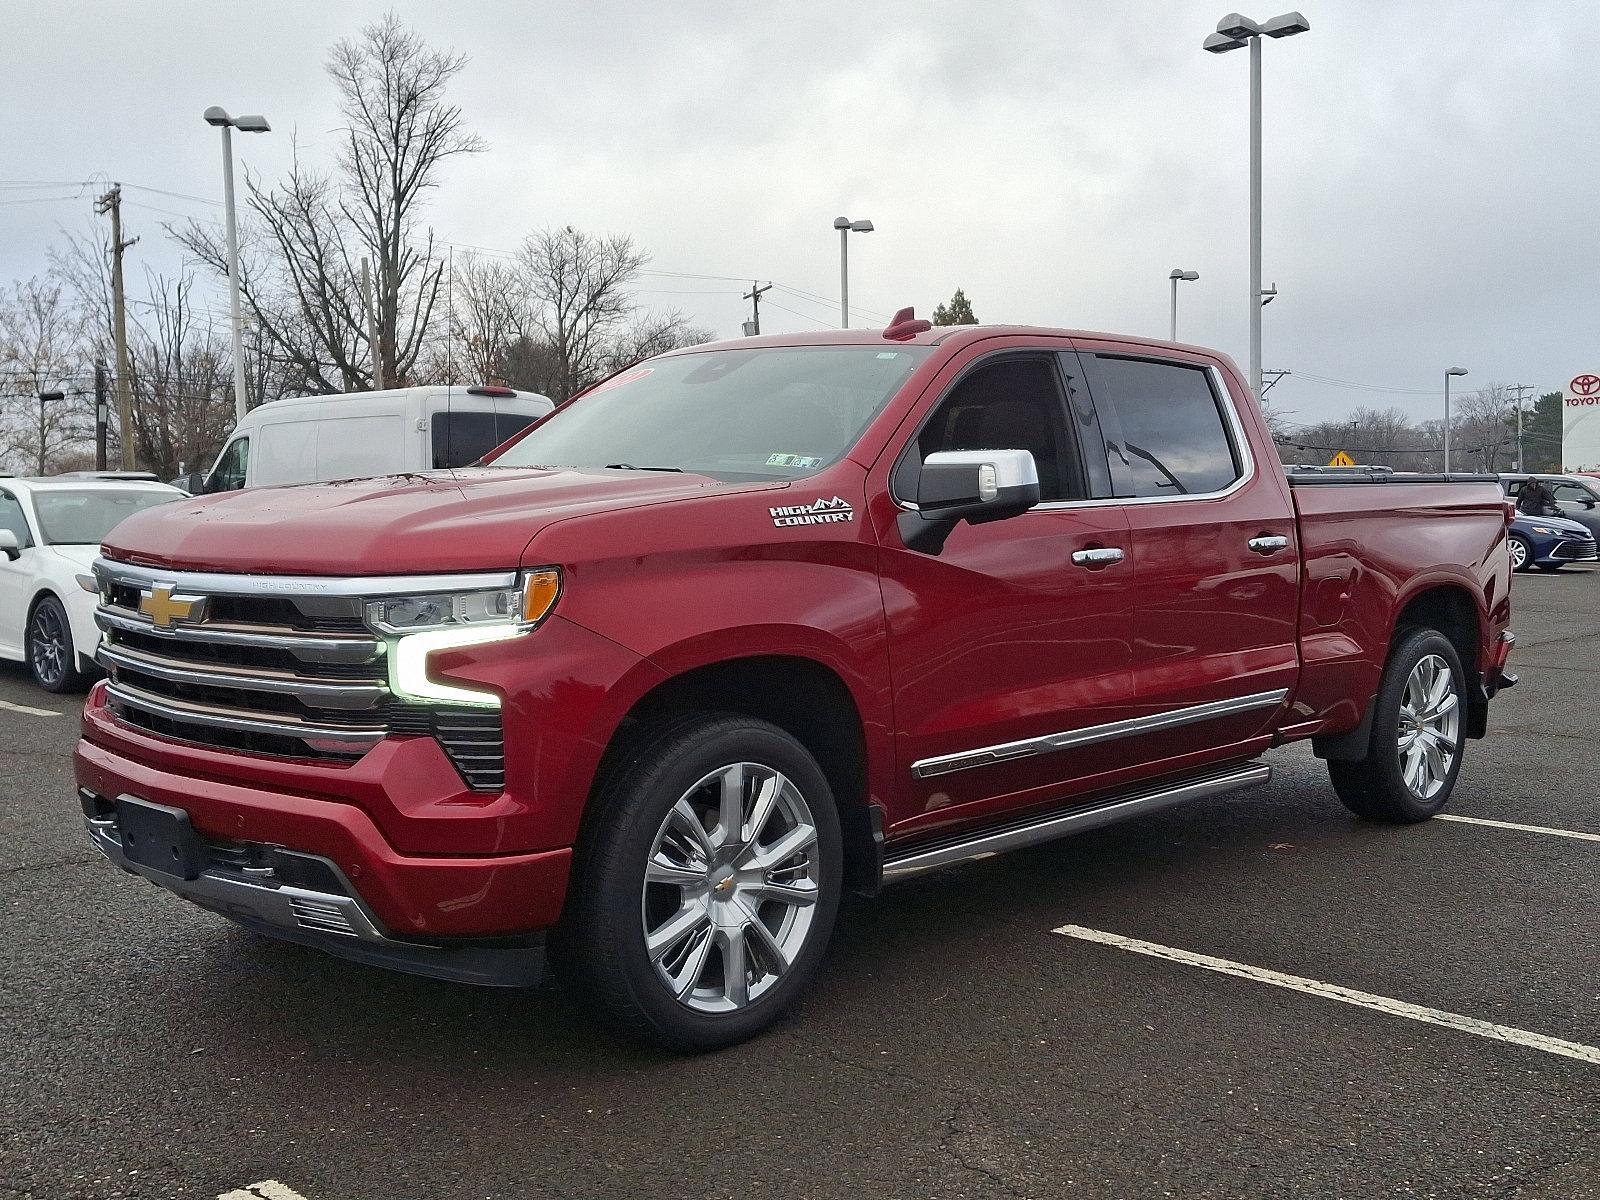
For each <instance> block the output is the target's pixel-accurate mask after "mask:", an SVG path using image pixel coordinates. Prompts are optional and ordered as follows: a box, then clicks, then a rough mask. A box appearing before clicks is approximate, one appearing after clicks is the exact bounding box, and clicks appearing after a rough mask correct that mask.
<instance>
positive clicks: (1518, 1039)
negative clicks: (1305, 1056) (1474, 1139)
mask: <svg viewBox="0 0 1600 1200" xmlns="http://www.w3.org/2000/svg"><path fill="white" fill-rule="evenodd" d="M1054 932H1055V933H1059V934H1061V935H1062V936H1063V937H1070V938H1077V939H1078V940H1079V941H1081V942H1097V943H1099V944H1100V945H1102V946H1115V947H1116V948H1117V949H1118V950H1131V951H1132V952H1133V953H1135V954H1144V955H1148V956H1149V957H1151V958H1164V959H1166V960H1167V961H1168V962H1175V963H1182V964H1183V965H1184V966H1188V967H1199V968H1200V969H1201V970H1204V971H1216V972H1217V973H1219V974H1222V975H1233V976H1235V977H1237V978H1239V979H1250V980H1254V981H1255V982H1256V983H1270V984H1272V985H1273V986H1274V987H1281V988H1288V989H1289V990H1290V991H1293V992H1304V993H1306V994H1307V995H1310V996H1321V997H1322V998H1323V999H1325V1000H1338V1001H1340V1002H1341V1003H1343V1004H1354V1005H1355V1006H1357V1007H1358V1008H1370V1009H1372V1010H1373V1011H1374V1012H1381V1013H1387V1014H1389V1015H1390V1016H1394V1017H1408V1018H1409V1019H1411V1020H1413V1021H1423V1022H1425V1023H1427V1024H1429V1025H1440V1026H1443V1027H1444V1028H1446V1029H1454V1030H1457V1031H1459V1032H1461V1033H1472V1034H1476V1035H1477V1036H1478V1037H1483V1038H1490V1039H1492V1040H1493V1041H1497V1042H1510V1043H1511V1044H1512V1045H1514V1046H1524V1047H1526V1048H1528V1049H1529V1050H1543V1051H1544V1052H1545V1053H1546V1054H1559V1055H1560V1056H1561V1057H1563V1058H1575V1059H1577V1060H1578V1061H1579V1062H1585V1063H1591V1064H1593V1065H1595V1066H1600V1046H1585V1045H1583V1044H1582V1043H1580V1042H1567V1041H1563V1040H1562V1039H1560V1038H1553V1037H1546V1036H1545V1035H1544V1034H1542V1033H1530V1032H1528V1031H1527V1030H1526V1029H1514V1028H1512V1027H1511V1026H1510V1025H1495V1024H1492V1023H1490V1022H1488V1021H1480V1020H1479V1019H1478V1018H1477V1017H1464V1016H1462V1015H1461V1014H1460V1013H1452V1012H1444V1011H1442V1010H1440V1009H1437V1008H1424V1007H1423V1006H1422V1005H1420V1004H1407V1003H1406V1002H1405V1001H1404V1000H1391V999H1390V998H1389V997H1387V996H1375V995H1373V994H1372V993H1371V992H1358V991H1356V990H1355V989H1353V988H1347V987H1340V986H1339V985H1338V984H1334V983H1322V982H1320V981H1319V980H1316V979H1306V978H1304V977H1302V976H1300V975H1285V974H1284V973H1283V972H1281V971H1269V970H1268V969H1267V968H1265V967H1252V966H1250V965H1249V964H1248V963H1241V962H1233V961H1232V960H1231V959H1226V958H1213V957H1212V956H1211V955H1209V954H1196V953H1195V952H1194V951H1192V950H1179V949H1177V948H1176V947H1174V946H1162V945H1160V944H1158V943H1156V942H1145V941H1140V940H1139V939H1138V938H1131V937H1123V936H1122V935H1121V934H1119V933H1107V932H1105V931H1104V930H1101V929H1088V928H1086V927H1085V926H1082V925H1063V926H1061V928H1059V929H1057V930H1054Z"/></svg>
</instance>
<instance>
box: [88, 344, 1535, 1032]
mask: <svg viewBox="0 0 1600 1200" xmlns="http://www.w3.org/2000/svg"><path fill="white" fill-rule="evenodd" d="M1506 523H1507V514H1506V504H1505V500H1504V497H1503V496H1502V495H1501V494H1500V492H1499V489H1498V487H1497V486H1496V484H1495V483H1494V482H1493V481H1492V480H1489V479H1480V478H1474V477H1462V476H1455V477H1451V478H1448V479H1446V478H1443V477H1424V476H1397V475H1385V474H1378V473H1367V472H1359V471H1356V472H1349V471H1346V472H1325V473H1314V472H1313V473H1303V474H1302V473H1288V474H1286V473H1285V471H1284V470H1283V469H1282V468H1281V467H1280V466H1279V463H1278V458H1277V455H1276V453H1275V451H1274V446H1273V442H1272V439H1271V437H1270V435H1269V433H1268V430H1267V427H1266V425H1265V423H1264V422H1263V420H1262V417H1261V414H1260V413H1259V411H1258V410H1257V408H1256V406H1255V404H1254V402H1253V401H1252V399H1251V397H1250V394H1249V391H1248V389H1247V387H1246V385H1245V384H1244V382H1243V381H1242V379H1241V378H1240V376H1239V373H1238V371H1237V370H1236V369H1235V368H1234V366H1233V364H1232V363H1231V362H1229V361H1228V360H1227V359H1226V358H1224V357H1222V356H1220V355H1218V354H1215V353H1212V352H1209V351H1206V350H1202V349H1198V348H1195V347H1191V346H1181V345H1174V344H1169V343H1163V342H1152V341H1146V340H1142V339H1136V338H1127V337H1115V336H1107V335H1102V334H1089V333H1076V332H1068V331H1057V330H1042V329H1027V328H1016V327H969V328H955V329H948V328H942V329H932V328H929V327H928V325H927V323H926V322H922V321H916V320H914V319H912V318H911V317H910V315H909V313H903V314H901V315H900V316H899V317H898V318H897V320H896V322H895V323H894V324H893V325H891V326H890V327H889V328H888V329H886V330H875V331H850V332H843V333H827V334H816V335H807V336H795V337H765V338H752V339H748V340H744V341H738V342H726V343H721V344H716V345H709V346H698V347H695V348H693V349H689V350H682V351H676V352H673V353H670V354H667V355H663V356H661V357H658V358H654V359H651V360H649V361H647V362H645V363H643V364H641V365H639V366H637V367H634V368H632V369H630V370H627V371H624V372H622V373H621V374H618V375H616V376H614V377H613V378H611V379H610V380H608V381H607V382H605V383H603V384H601V385H600V386H598V387H596V388H594V389H593V390H591V391H590V392H588V393H587V394H585V395H583V396H581V397H579V398H578V399H576V400H574V401H573V402H571V403H569V404H567V405H565V406H564V407H562V408H560V409H558V410H557V411H556V412H555V413H554V414H552V415H551V416H549V417H548V418H546V419H544V420H543V421H541V422H540V423H539V424H537V425H535V426H533V427H532V428H531V429H529V430H528V431H527V432H526V433H525V434H523V435H521V436H520V437H519V438H518V439H516V440H514V441H512V442H510V443H508V444H507V445H505V446H503V447H501V448H500V449H498V450H497V451H496V452H495V453H494V454H492V455H491V456H490V461H488V463H487V464H486V465H483V466H479V467H473V468H468V469H464V470H456V471H445V472H433V473H429V474H422V475H404V476H396V477H390V478H379V479H365V480H355V481H349V482H343V483H333V484H322V485H307V486H299V487H285V488H266V489H259V490H250V491H245V492H240V493H235V494H231V495H222V496H211V497H203V498H197V499H194V500H189V501H185V502H181V503H175V504H170V505H165V506H162V507H160V508H157V509H152V510H149V511H147V512H143V513H140V514H138V515H136V516H134V517H132V518H131V519H129V520H128V521H126V522H125V523H123V524H122V525H121V526H119V527H118V529H117V530H116V531H115V532H114V533H113V535H112V536H111V538H110V539H109V540H108V541H107V543H106V544H105V546H104V549H103V557H102V558H101V559H100V561H99V562H98V563H97V565H96V567H95V573H96V576H97V578H98V581H99V587H100V592H101V605H100V608H99V613H98V619H99V623H100V626H101V628H102V629H103V630H104V640H103V644H102V646H101V648H100V651H99V659H100V662H101V663H102V665H103V666H104V668H105V670H106V672H107V674H108V676H109V678H108V679H107V680H106V681H103V682H101V683H100V684H98V685H96V687H95V688H94V690H93V691H92V692H91V694H90V696H89V698H88V703H87V707H86V710H85V713H84V718H83V737H82V740H81V741H80V742H79V743H78V747H77V752H76V767H77V782H78V785H79V792H80V799H81V801H82V804H83V810H84V814H85V818H86V820H87V823H88V828H89V832H90V836H91V837H92V839H93V841H94V844H95V845H96V846H98V847H99V848H100V849H101V850H102V851H104V852H105V854H106V855H107V856H108V857H110V858H111V859H112V860H113V861H114V862H116V863H117V864H119V865H121V866H123V867H124V868H126V869H127V870H129V871H132V872H135V873H137V874H139V875H141V876H144V877H145V878H146V879H149V880H152V881H154V882H155V883H157V884H159V885H160V886H162V887H164V888H167V889H169V890H170V891H173V892H175V893H177V894H178V895H180V896H183V897H185V898H187V899H189V900H192V901H194V902H195V903H197V904H200V905H203V906H205V907H207V908H210V909H213V910H215V911H217V912H219V913H222V914H223V915H225V916H228V917H231V918H233V919H234V920H235V921H237V922H239V923H241V924H243V925H245V926H248V927H249V928H251V929H254V930H257V931H259V932H261V933H264V934H270V935H272V936H274V937H279V938H287V939H290V940H292V941H298V942H303V943H308V944H311V945H314V946H318V947H321V948H323V949H325V950H329V951H332V952H333V953H336V954H341V955H344V956H346V957H348V958H352V959H356V960H360V961H364V962H367V963H373V964H379V965H383V966H388V967H393V968H397V969H400V970H405V971H412V972H417V973H421V974H425V975H431V976H434V977H439V978H446V979H454V980H462V981H470V982H475V983H486V984H502V985H505V984H527V983H531V982H534V981H535V980H537V979H538V978H539V977H540V975H541V973H542V971H543V967H544V962H545V955H546V950H547V949H548V950H549V951H550V952H551V953H552V954H554V955H556V956H558V957H559V958H560V959H561V960H562V962H563V965H564V966H565V967H567V968H569V969H570V974H571V977H572V978H573V979H574V980H575V981H576V982H577V983H578V985H579V986H580V987H582V988H584V989H586V992H585V994H586V996H587V997H589V998H590V999H591V1000H592V1001H593V1002H594V1003H595V1004H596V1005H598V1006H599V1007H600V1008H602V1009H604V1010H605V1011H608V1012H609V1013H610V1014H612V1016H613V1017H614V1018H615V1019H616V1020H617V1021H618V1022H619V1023H620V1024H621V1025H622V1026H624V1027H625V1028H627V1029H629V1030H631V1031H633V1032H635V1033H637V1034H639V1035H641V1036H644V1037H647V1038H650V1039H654V1040H656V1041H659V1042H663V1043H667V1044H672V1045H676V1046H680V1047H690V1048H704V1047H710V1046H716V1045H723V1044H727V1043H729V1042H733V1041H736V1040H739V1039H741V1038H744V1037H748V1036H750V1035H751V1034H752V1033H754V1032H756V1031H757V1030H759V1029H761V1028H763V1027H764V1026H766V1025H767V1024H769V1023H770V1022H771V1021H772V1020H773V1018H774V1016H775V1015H776V1014H777V1013H778V1012H779V1011H781V1010H782V1009H783V1007H784V1006H785V1005H786V1004H787V1003H788V1002H789V1001H791V1000H792V999H793V998H794V997H795V996H796V994H797V993H798V992H800V991H801V990H802V989H803V988H804V986H805V985H806V983H807V980H808V979H809V977H810V976H812V974H813V973H814V972H815V970H816V968H817V965H818V962H819V959H820V958H821V956H822V954H823V951H824V948H825V945H826V943H827V940H828V937H829V933H830V930H831V927H832V925H833V923H834V917H835V913H836V911H837V908H838V905H839V900H840V896H841V893H843V892H844V891H846V890H855V891H859V892H867V893H870V892H872V891H874V890H876V889H877V888H879V887H881V886H883V885H885V884H887V883H890V882H893V881H896V880H901V879H905V878H908V877H910V876H913V875H916V874H918V873H920V872H923V871H927V870H931V869H934V868H938V867H942V866H945V865H947V864H951V863H956V862H960V861H962V860H967V859H972V858H976V857H980V856H986V855H989V854H992V853H995V852H998V851H1003V850H1007V849H1011V848H1013V847H1018V846H1024V845H1028V844H1030V843H1035V842H1039V841H1043V840H1045V839H1049V838H1054V837H1059V836H1061V835H1064V834H1069V833H1073V832H1076V831H1079V830H1085V829H1091V828H1094V827H1096V826H1100V825H1104V824H1106V823H1108V822H1111V821H1116V820H1121V819H1123V818H1126V817H1133V816H1138V815H1140V814H1143V813H1149V812H1153V811H1155V810H1158V809H1162V808H1165V807H1167V806H1169V805H1172V804H1175V803H1178V802H1180V801H1185V800H1191V799H1196V798H1202V797H1215V796H1219V795H1222V794H1224V793H1228V792H1232V791H1235V790H1237V789H1241V788H1245V787H1248V786H1250V785H1253V784H1259V783H1261V782H1262V781H1264V780H1266V779H1267V778H1268V774H1269V768H1268V767H1267V766H1265V765H1263V764H1262V763H1260V762H1258V761H1257V759H1258V756H1259V755H1260V754H1261V753H1262V752H1263V751H1265V750H1267V749H1268V748H1269V747H1272V746H1278V745H1281V744H1283V743H1285V742H1290V741H1295V740H1301V739H1311V740H1312V743H1313V745H1314V747H1315V749H1316V751H1317V753H1318V754H1320V755H1321V756H1322V757H1323V758H1325V759H1327V760H1328V768H1329V772H1330V774H1331V776H1332V781H1333V787H1334V790H1335V791H1336V792H1337V793H1338V795H1339V797H1340V799H1342V800H1343V801H1344V803H1345V804H1347V805H1348V806H1349V807H1350V808H1351V809H1353V810H1355V812H1357V813H1359V814H1361V815H1363V816H1366V817H1370V818H1374V819H1377V820H1383V821H1394V822H1407V821H1418V820H1421V819H1423V818H1426V817H1428V816H1431V815H1432V814H1434V813H1435V812H1437V811H1438V810H1439V809H1440V808H1441V807H1442V806H1443V805H1444V803H1445V801H1446V799H1447V798H1448V797H1449V795H1450V791H1451V789H1452V787H1453V785H1454V783H1455V780H1456V777H1457V773H1458V772H1459V771H1460V769H1461V762H1462V755H1463V753H1464V750H1465V746H1466V739H1468V738H1475V737H1482V736H1483V735H1484V731H1485V724H1486V714H1487V708H1488V703H1489V700H1490V698H1491V697H1492V696H1493V695H1494V694H1495V692H1496V690H1497V689H1499V688H1501V687H1504V686H1506V685H1507V684H1508V683H1510V682H1513V681H1514V677H1513V676H1510V675H1508V674H1506V673H1505V670H1504V668H1505V665H1506V657H1507V653H1508V651H1509V650H1510V647H1511V642H1512V636H1511V634H1510V633H1509V632H1507V622H1508V619H1509V614H1510V600H1509V587H1510V579H1511V575H1510V560H1509V554H1508V550H1507V542H1506ZM547 943H548V944H547Z"/></svg>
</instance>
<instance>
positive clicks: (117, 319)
mask: <svg viewBox="0 0 1600 1200" xmlns="http://www.w3.org/2000/svg"><path fill="white" fill-rule="evenodd" d="M94 209H95V211H96V212H99V213H110V214H111V319H112V323H113V326H114V328H113V335H114V336H115V338H116V343H117V438H118V441H119V442H120V443H121V445H122V469H123V470H124V471H132V470H135V469H137V464H136V462H135V461H134V457H135V456H134V447H133V395H132V392H131V390H130V388H129V382H130V377H129V374H130V373H129V371H128V313H127V307H126V303H125V301H124V299H123V294H122V252H123V251H124V250H126V249H127V248H128V247H129V246H132V245H133V244H134V243H135V242H137V241H138V240H139V239H138V238H130V239H129V240H128V241H126V242H125V241H123V240H122V185H121V184H120V183H113V184H112V185H111V190H110V191H109V192H107V193H106V194H105V195H104V196H101V197H100V199H99V200H98V201H97V202H96V203H95V206H94Z"/></svg>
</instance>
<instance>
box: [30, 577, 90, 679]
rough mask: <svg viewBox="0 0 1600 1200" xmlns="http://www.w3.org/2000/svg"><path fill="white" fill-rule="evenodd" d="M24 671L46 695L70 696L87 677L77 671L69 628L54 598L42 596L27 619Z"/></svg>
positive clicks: (75, 652)
mask: <svg viewBox="0 0 1600 1200" xmlns="http://www.w3.org/2000/svg"><path fill="white" fill-rule="evenodd" d="M27 650H28V669H29V670H30V671H32V672H33V679H34V682H35V683H37V684H38V685H39V686H40V687H42V688H43V689H44V690H45V691H47V692H71V691H75V690H77V689H79V688H81V687H82V686H83V685H84V683H85V682H86V680H87V676H85V675H84V674H83V672H81V671H79V670H78V651H77V648H76V647H75V646H73V644H72V626H71V625H70V624H69V623H68V621H67V610H66V609H64V608H62V607H61V601H59V600H57V599H56V598H55V597H54V596H46V597H45V598H44V599H43V600H41V601H39V603H38V604H37V605H35V606H34V610H33V615H32V616H30V617H29V618H28V646H27Z"/></svg>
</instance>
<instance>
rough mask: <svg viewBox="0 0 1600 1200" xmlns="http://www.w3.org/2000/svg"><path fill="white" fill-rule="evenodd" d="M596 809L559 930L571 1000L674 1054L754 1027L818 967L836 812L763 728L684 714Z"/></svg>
mask: <svg viewBox="0 0 1600 1200" xmlns="http://www.w3.org/2000/svg"><path fill="white" fill-rule="evenodd" d="M600 804H601V807H600V809H599V810H598V811H597V813H596V815H595V822H594V826H593V834H592V837H591V838H590V839H589V842H588V844H587V845H586V846H585V848H584V852H583V857H582V862H581V866H580V874H579V878H578V880H577V881H576V884H575V891H574V912H573V914H572V919H571V921H570V923H569V928H568V929H566V930H564V931H563V940H564V941H566V943H567V956H568V957H569V959H570V960H571V961H572V964H573V966H575V967H576V969H577V975H578V979H579V983H580V986H581V987H582V988H583V994H585V995H587V996H589V997H591V998H592V999H594V1000H596V1001H598V1002H599V1004H600V1005H601V1006H602V1008H603V1009H604V1010H605V1011H606V1012H607V1013H608V1014H609V1015H610V1016H611V1017H612V1019H613V1021H614V1022H615V1023H616V1024H617V1025H619V1026H620V1027H621V1028H622V1029H623V1030H625V1031H626V1032H628V1033H631V1034H633V1035H635V1036H637V1037H640V1038H643V1039H644V1040H647V1041H651V1042H655V1043H657V1044H661V1045H666V1046H670V1047H674V1048H678V1049H692V1050H709V1049H714V1048H716V1047H719V1046H726V1045H730V1044H732V1043H734V1042H739V1041H743V1040H744V1039H746V1038H749V1037H751V1036H753V1035H755V1034H757V1033H759V1032H760V1031H761V1030H763V1029H765V1028H766V1027H767V1026H768V1025H770V1024H771V1023H772V1022H773V1021H774V1020H775V1019H776V1018H777V1016H778V1015H779V1013H781V1012H782V1011H783V1009H784V1008H785V1007H786V1006H787V1005H788V1004H789V1003H790V1002H791V1001H792V1000H794V998H795V997H796V996H797V995H798V994H799V993H800V992H801V991H802V990H803V989H804V988H805V986H806V984H807V982H808V981H809V980H810V978H811V976H812V974H813V973H814V972H815V971H816V968H817V965H818V963H819V962H820V961H821V958H822V954H823V951H824V950H825V949H826V946H827V942H828V937H829V935H830V933H831V932H832V929H833V921H834V917H835V915H836V914H837V911H838V906H839V895H840V891H841V887H842V878H843V851H842V842H841V836H840V832H839V820H838V813H837V811H836V809H835V807H834V799H833V794H832V791H831V790H830V789H829V787H828V782H827V779H826V777H825V776H824V775H823V773H822V771H821V769H820V768H819V767H818V766H817V764H816V761H815V760H814V759H813V758H812V757H811V755H810V754H809V753H808V752H807V751H806V749H805V748H804V747H803V746H801V745H800V743H799V742H797V741H796V740H795V739H794V738H792V737H790V736H789V735H788V734H787V733H785V732H784V731H783V730H781V729H779V728H778V727H777V726H775V725H772V724H769V723H768V722H765V721H759V720H755V719H753V718H748V717H742V716H707V717H700V718H692V719H689V720H686V721H683V722H681V723H677V724H674V725H672V726H670V727H667V728H664V729H663V730H661V731H660V732H659V733H658V734H657V735H656V736H655V738H654V739H653V740H652V741H650V742H649V743H647V744H646V745H645V746H644V748H643V750H642V751H641V752H640V753H638V754H636V755H635V756H634V757H633V758H632V760H631V761H630V762H628V763H627V765H626V766H625V767H623V768H622V769H621V770H620V771H619V772H618V773H617V774H616V775H615V776H614V777H613V779H612V780H611V781H610V782H609V783H608V784H607V786H606V787H605V789H604V794H603V796H602V797H601V799H600Z"/></svg>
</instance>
